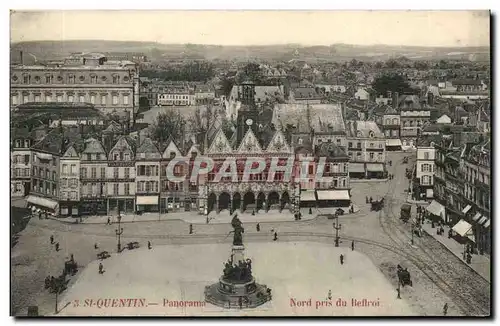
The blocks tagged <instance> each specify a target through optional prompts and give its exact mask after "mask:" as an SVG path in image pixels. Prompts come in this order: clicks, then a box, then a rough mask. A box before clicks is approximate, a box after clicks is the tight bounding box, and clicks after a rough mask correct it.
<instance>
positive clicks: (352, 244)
mask: <svg viewBox="0 0 500 326" xmlns="http://www.w3.org/2000/svg"><path fill="white" fill-rule="evenodd" d="M351 249H352V251H354V240H352V242H351Z"/></svg>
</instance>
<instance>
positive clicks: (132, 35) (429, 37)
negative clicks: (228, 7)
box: [10, 10, 490, 46]
mask: <svg viewBox="0 0 500 326" xmlns="http://www.w3.org/2000/svg"><path fill="white" fill-rule="evenodd" d="M489 19H490V16H489V12H488V11H484V10H483V11H123V10H122V11H31V12H27V11H24V12H21V11H17V12H12V14H11V22H10V26H11V42H20V41H36V40H96V39H98V40H118V41H153V42H159V43H194V44H218V45H270V44H287V43H298V44H302V45H330V44H335V43H346V44H359V45H371V44H386V45H412V46H488V45H489V43H490V22H489Z"/></svg>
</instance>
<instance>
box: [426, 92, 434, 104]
mask: <svg viewBox="0 0 500 326" xmlns="http://www.w3.org/2000/svg"><path fill="white" fill-rule="evenodd" d="M427 104H428V105H429V106H434V94H433V93H432V92H428V93H427Z"/></svg>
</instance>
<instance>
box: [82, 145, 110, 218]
mask: <svg viewBox="0 0 500 326" xmlns="http://www.w3.org/2000/svg"><path fill="white" fill-rule="evenodd" d="M107 169H108V157H107V153H106V150H105V148H104V146H103V144H102V143H101V141H99V140H97V139H95V138H89V139H86V140H85V147H84V149H83V151H82V154H81V157H80V184H81V189H80V199H81V200H80V215H106V214H107V213H108V191H107V178H106V171H107Z"/></svg>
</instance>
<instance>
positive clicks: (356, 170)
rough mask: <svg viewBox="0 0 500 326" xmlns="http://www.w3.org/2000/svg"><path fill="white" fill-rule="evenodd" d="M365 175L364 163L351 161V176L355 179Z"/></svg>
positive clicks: (362, 177)
mask: <svg viewBox="0 0 500 326" xmlns="http://www.w3.org/2000/svg"><path fill="white" fill-rule="evenodd" d="M365 176H366V174H365V165H364V163H349V177H351V178H353V179H364V178H365Z"/></svg>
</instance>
